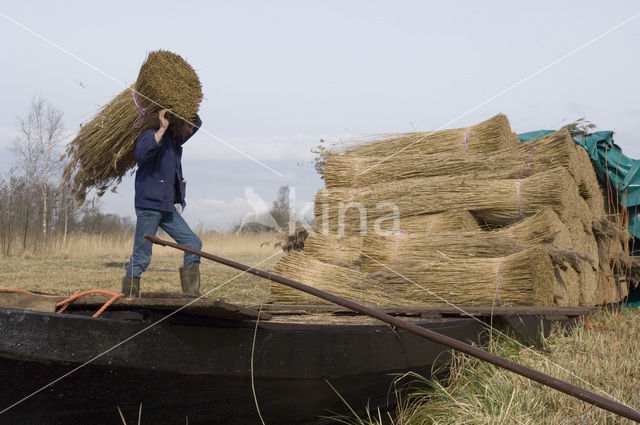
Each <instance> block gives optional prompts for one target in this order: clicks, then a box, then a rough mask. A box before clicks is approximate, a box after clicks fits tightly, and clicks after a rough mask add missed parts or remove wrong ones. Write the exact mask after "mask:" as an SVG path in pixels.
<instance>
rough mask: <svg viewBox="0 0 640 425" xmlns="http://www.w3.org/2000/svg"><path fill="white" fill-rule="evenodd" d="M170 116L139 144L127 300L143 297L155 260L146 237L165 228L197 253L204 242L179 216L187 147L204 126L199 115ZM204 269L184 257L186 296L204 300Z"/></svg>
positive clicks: (192, 257) (192, 258)
mask: <svg viewBox="0 0 640 425" xmlns="http://www.w3.org/2000/svg"><path fill="white" fill-rule="evenodd" d="M167 114H168V111H167V110H166V109H163V110H161V111H160V112H159V114H158V118H159V126H158V128H157V129H149V130H146V131H144V132H142V134H141V135H140V136H139V137H138V139H137V140H136V145H135V151H134V154H135V158H136V160H137V161H138V170H137V171H136V183H135V192H136V194H135V209H136V233H135V239H134V243H133V252H132V254H131V258H130V259H129V264H128V265H127V272H126V275H125V277H124V278H123V280H122V292H123V293H124V294H125V296H126V297H128V298H137V297H140V275H141V274H142V273H143V272H144V271H145V270H146V268H147V266H148V265H149V262H150V261H151V248H152V245H153V244H152V242H150V241H148V240H146V239H145V238H144V235H145V234H148V235H155V234H156V231H157V230H158V227H160V228H162V230H164V231H165V232H167V233H168V234H169V235H170V236H171V237H172V238H173V239H175V241H176V242H178V243H179V244H182V245H186V246H188V247H190V248H194V249H200V248H201V247H202V242H201V241H200V239H199V238H198V236H197V235H196V234H195V233H194V232H193V231H192V230H191V229H190V228H189V225H188V224H187V223H186V222H185V221H184V219H183V218H182V216H181V215H180V212H179V211H178V209H180V210H181V209H182V208H184V207H185V199H184V198H185V189H186V181H185V180H184V178H183V176H182V163H181V160H182V145H183V144H184V143H185V142H186V141H187V140H188V139H189V138H190V137H191V136H192V135H193V134H194V133H195V132H196V131H197V130H198V128H200V125H201V124H202V121H201V120H200V117H199V116H198V115H197V114H196V116H195V117H194V118H193V119H192V121H191V122H189V121H186V120H184V119H182V118H178V117H176V116H172V117H168V116H167ZM199 267H200V257H198V256H197V255H193V254H189V253H185V254H184V266H183V267H181V268H180V283H181V284H182V291H183V292H184V293H185V294H189V295H196V296H199V295H200V270H199Z"/></svg>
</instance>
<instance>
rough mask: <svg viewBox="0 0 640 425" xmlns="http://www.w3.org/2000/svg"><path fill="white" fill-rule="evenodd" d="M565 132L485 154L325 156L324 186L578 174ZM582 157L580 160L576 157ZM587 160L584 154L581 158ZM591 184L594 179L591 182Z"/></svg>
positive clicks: (577, 162)
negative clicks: (559, 172)
mask: <svg viewBox="0 0 640 425" xmlns="http://www.w3.org/2000/svg"><path fill="white" fill-rule="evenodd" d="M577 149H580V150H582V151H583V153H586V152H584V149H582V148H581V147H576V144H575V143H574V142H573V139H572V138H571V136H570V135H569V132H568V131H567V130H566V129H565V130H560V131H556V132H554V133H551V134H549V135H547V136H545V137H542V138H540V139H538V140H535V141H532V142H526V143H520V142H519V143H518V144H516V145H514V146H513V147H511V148H509V149H506V150H501V151H496V152H489V153H471V152H465V151H464V150H462V149H458V150H455V151H451V152H441V153H436V154H431V155H418V154H416V155H414V156H413V157H412V158H407V157H406V156H403V157H401V158H398V157H393V158H390V159H388V160H386V161H383V160H384V159H385V158H384V157H371V156H365V157H363V156H354V155H338V154H333V155H329V156H328V158H327V162H326V165H325V174H324V178H325V182H326V186H327V187H328V188H333V187H357V186H366V185H370V184H376V183H382V182H389V181H392V180H401V179H407V178H416V177H433V176H444V175H468V178H473V179H487V178H492V179H500V178H524V177H528V176H530V175H532V174H534V173H536V172H540V171H546V170H549V169H552V168H558V167H561V168H565V169H566V170H567V171H568V172H569V174H571V176H572V177H574V178H576V179H577V177H576V176H579V177H580V178H582V175H583V174H584V172H583V171H582V170H581V168H580V167H583V166H584V164H583V163H582V161H581V158H579V155H578V151H577ZM582 159H584V158H582ZM587 159H588V156H587ZM596 184H597V181H596Z"/></svg>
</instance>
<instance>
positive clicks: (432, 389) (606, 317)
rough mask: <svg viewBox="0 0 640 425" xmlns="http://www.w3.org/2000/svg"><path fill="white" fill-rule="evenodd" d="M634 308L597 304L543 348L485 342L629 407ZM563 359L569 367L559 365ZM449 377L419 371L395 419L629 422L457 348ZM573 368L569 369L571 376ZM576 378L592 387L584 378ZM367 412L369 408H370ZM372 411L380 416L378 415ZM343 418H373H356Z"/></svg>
mask: <svg viewBox="0 0 640 425" xmlns="http://www.w3.org/2000/svg"><path fill="white" fill-rule="evenodd" d="M638 339H640V310H639V309H622V310H621V311H614V312H609V311H602V312H599V313H597V314H595V315H594V316H592V317H588V318H586V319H584V320H582V321H581V322H580V323H579V324H578V326H577V327H576V328H575V329H573V330H572V331H565V330H562V329H555V330H554V332H553V333H552V335H551V337H550V338H548V339H547V340H546V343H547V348H548V349H549V352H548V353H545V354H544V355H543V356H542V357H541V356H540V355H539V353H535V352H532V351H530V350H524V349H523V348H522V346H519V345H517V344H515V343H514V342H513V341H511V340H508V339H506V338H498V339H497V340H494V341H493V343H492V344H491V345H490V347H491V350H492V351H493V352H495V353H496V354H499V355H502V356H504V357H507V358H510V359H511V360H514V361H517V362H519V363H522V364H525V365H528V366H530V367H532V368H534V369H536V370H539V371H541V372H544V373H547V374H550V375H552V376H554V377H557V378H559V379H562V380H565V381H568V382H571V383H573V384H575V385H578V386H582V387H585V388H587V389H589V390H591V391H596V392H599V391H602V392H600V393H601V394H603V395H604V394H608V395H609V396H610V397H612V398H615V399H617V400H619V401H621V402H623V403H625V404H628V405H629V406H632V407H635V408H636V409H637V408H640V392H639V391H638V388H640V372H639V371H640V369H639V368H638V364H640V350H637V349H636V345H637V343H636V341H638ZM554 364H557V365H560V366H562V367H563V368H564V369H566V370H567V371H568V372H565V371H562V370H561V369H560V368H558V366H555V365H554ZM448 366H449V367H450V369H449V370H450V372H449V374H450V375H449V376H450V377H449V379H448V380H440V381H428V380H426V379H424V378H420V377H415V376H414V378H417V379H416V381H417V382H418V383H419V384H422V385H421V386H422V388H423V389H422V390H417V391H414V392H413V393H412V394H411V395H410V396H408V397H406V398H404V399H403V401H402V402H401V403H400V405H399V407H398V410H397V412H396V415H394V417H393V419H391V420H389V421H387V422H385V423H392V424H393V425H435V424H439V425H445V424H446V425H454V424H455V425H458V424H471V425H476V424H477V425H483V424H505V425H506V424H509V425H510V424H527V425H529V424H531V425H534V424H535V425H547V424H548V425H551V424H553V425H578V424H596V423H597V424H631V423H633V422H632V421H630V420H628V419H624V418H621V417H619V416H617V415H615V414H613V413H609V412H607V411H604V410H602V409H600V408H597V407H595V406H591V405H589V404H587V403H585V402H582V401H580V400H577V399H575V398H572V397H570V396H568V395H565V394H562V393H560V392H558V391H555V390H552V389H550V388H547V387H544V386H542V385H540V384H537V383H532V382H531V381H529V380H528V379H526V378H522V377H519V376H517V375H515V374H513V373H511V372H507V371H505V370H503V369H499V368H497V367H494V366H491V365H489V364H487V363H483V362H481V361H479V360H475V359H473V358H470V357H468V356H466V355H462V354H457V355H455V356H454V357H453V359H452V360H451V362H450V364H449V365H448ZM574 375H575V376H574ZM576 376H577V377H579V378H580V379H581V380H584V381H586V382H588V383H590V384H593V385H594V386H595V387H596V388H597V389H594V388H593V387H590V386H589V385H587V384H585V382H584V381H581V380H580V379H578V378H576ZM372 416H373V415H372ZM375 416H378V415H377V414H376V415H375ZM344 423H354V424H356V423H358V424H370V425H373V424H376V425H379V424H380V422H379V421H377V420H370V421H367V420H361V419H355V420H350V421H345V422H344Z"/></svg>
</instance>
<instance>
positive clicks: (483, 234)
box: [361, 209, 596, 272]
mask: <svg viewBox="0 0 640 425" xmlns="http://www.w3.org/2000/svg"><path fill="white" fill-rule="evenodd" d="M556 239H558V242H556ZM534 245H540V246H548V247H549V250H548V251H549V253H550V255H551V256H552V257H553V258H554V260H555V261H556V262H558V263H560V262H564V263H567V264H568V265H570V266H571V267H573V268H574V269H576V270H577V271H579V270H580V269H582V268H583V267H584V264H583V263H587V265H588V266H589V267H591V266H592V265H595V264H596V259H595V258H593V257H591V256H589V255H588V254H586V253H583V252H580V251H577V250H575V249H574V246H573V243H572V242H571V240H570V236H569V233H568V231H567V229H566V227H565V226H564V224H563V223H562V222H561V221H560V220H559V218H558V216H557V215H556V214H555V213H554V212H553V211H551V210H549V209H546V210H543V211H541V212H539V213H537V214H536V215H534V216H531V217H527V218H525V219H524V220H522V221H520V222H518V223H516V224H513V225H511V226H509V227H505V228H503V229H501V230H495V231H471V232H439V233H433V234H426V233H407V232H398V233H396V234H393V235H389V236H387V237H384V236H380V235H366V236H364V237H363V238H362V241H361V246H362V249H361V250H362V252H363V253H364V254H366V257H365V258H363V259H362V263H361V264H362V270H363V271H365V272H374V271H378V270H382V269H384V268H385V266H391V265H393V264H397V263H398V261H400V260H401V259H402V261H403V262H422V261H440V260H442V259H445V260H446V259H447V258H469V257H481V258H491V257H503V256H505V255H510V254H514V253H516V252H520V251H523V250H525V249H528V248H531V247H532V246H534Z"/></svg>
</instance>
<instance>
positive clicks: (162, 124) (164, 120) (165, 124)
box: [156, 109, 169, 143]
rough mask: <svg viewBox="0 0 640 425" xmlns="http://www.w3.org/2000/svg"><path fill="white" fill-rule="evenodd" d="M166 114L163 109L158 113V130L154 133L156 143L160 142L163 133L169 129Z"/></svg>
mask: <svg viewBox="0 0 640 425" xmlns="http://www.w3.org/2000/svg"><path fill="white" fill-rule="evenodd" d="M166 114H167V110H166V109H163V110H162V111H160V112H159V113H158V119H159V121H160V128H159V129H158V131H156V143H160V140H162V136H164V132H165V131H167V128H169V120H168V119H167V118H165V115H166Z"/></svg>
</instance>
